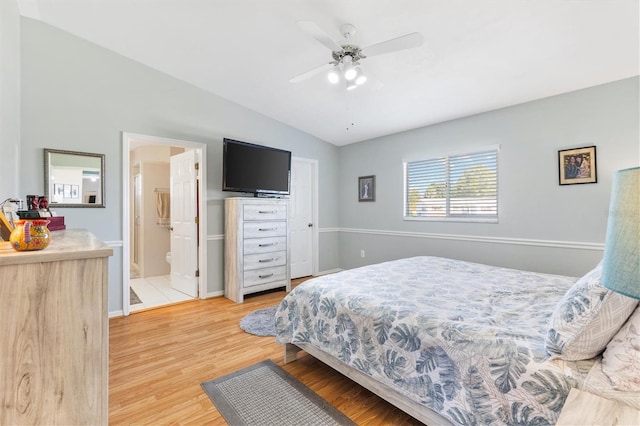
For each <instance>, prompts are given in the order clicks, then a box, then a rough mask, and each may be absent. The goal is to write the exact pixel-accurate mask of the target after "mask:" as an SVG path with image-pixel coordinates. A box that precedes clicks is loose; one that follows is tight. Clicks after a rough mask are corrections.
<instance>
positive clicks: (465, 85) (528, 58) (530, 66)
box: [18, 0, 639, 145]
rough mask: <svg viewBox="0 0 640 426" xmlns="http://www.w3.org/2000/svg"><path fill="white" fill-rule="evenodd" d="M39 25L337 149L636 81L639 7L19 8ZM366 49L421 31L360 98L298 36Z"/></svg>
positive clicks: (287, 3) (630, 1)
mask: <svg viewBox="0 0 640 426" xmlns="http://www.w3.org/2000/svg"><path fill="white" fill-rule="evenodd" d="M18 3H19V6H20V11H21V14H22V15H23V16H27V17H30V18H34V19H37V20H41V21H43V22H46V23H48V24H51V25H53V26H55V27H58V28H61V29H63V30H65V31H68V32H69V33H72V34H74V35H77V36H79V37H81V38H84V39H87V40H89V41H91V42H94V43H96V44H98V45H100V46H103V47H105V48H107V49H110V50H113V51H115V52H118V53H120V54H122V55H124V56H126V57H128V58H131V59H133V60H136V61H138V62H141V63H143V64H145V65H148V66H150V67H153V68H155V69H157V70H160V71H162V72H164V73H167V74H169V75H172V76H174V77H176V78H179V79H181V80H184V81H186V82H189V83H192V84H194V85H195V86H198V87H200V88H202V89H204V90H207V91H209V92H211V93H214V94H216V95H219V96H221V97H223V98H226V99H228V100H230V101H233V102H236V103H238V104H240V105H243V106H245V107H247V108H250V109H252V110H255V111H257V112H259V113H262V114H264V115H266V116H269V117H271V118H273V119H276V120H279V121H281V122H284V123H286V124H288V125H290V126H292V127H295V128H297V129H300V130H302V131H304V132H307V133H309V134H312V135H314V136H316V137H318V138H320V139H323V140H325V141H328V142H330V143H333V144H335V145H344V144H348V143H353V142H357V141H362V140H367V139H371V138H375V137H378V136H382V135H387V134H391V133H396V132H400V131H404V130H408V129H412V128H416V127H421V126H425V125H429V124H433V123H437V122H442V121H446V120H451V119H454V118H458V117H463V116H467V115H472V114H476V113H480V112H484V111H489V110H493V109H497V108H501V107H506V106H510V105H514V104H518V103H522V102H527V101H530V100H534V99H540V98H544V97H548V96H553V95H556V94H560V93H565V92H569V91H573V90H578V89H582V88H585V87H590V86H594V85H598V84H602V83H606V82H610V81H615V80H619V79H623V78H627V77H631V76H635V75H638V73H639V72H638V64H639V24H638V22H639V6H638V1H637V0H487V1H485V0H396V1H386V0H323V1H318V0H154V1H151V0H18ZM299 21H313V22H315V23H316V24H317V25H318V26H319V27H320V28H322V29H323V30H324V32H326V33H327V34H328V35H329V36H330V37H331V38H332V39H333V40H335V41H337V42H338V43H340V44H343V43H344V42H345V39H344V38H343V37H342V35H341V34H340V31H339V29H340V27H341V25H342V24H345V23H350V24H353V25H354V26H355V27H356V33H355V34H354V36H353V37H351V38H350V40H349V43H350V44H356V45H358V46H360V47H365V46H369V45H373V44H376V43H378V42H381V41H384V40H387V39H391V38H394V37H398V36H401V35H404V34H407V33H412V32H419V33H421V34H422V36H423V37H424V44H423V45H422V46H420V47H417V48H413V49H409V50H402V51H398V52H393V53H388V54H384V55H378V56H373V57H369V58H366V59H364V60H363V61H362V67H363V69H364V70H365V71H366V72H367V74H368V75H369V76H370V77H371V78H370V79H369V81H367V83H366V84H365V85H363V86H361V87H358V88H357V89H355V90H351V91H347V90H346V88H345V86H344V85H343V84H338V85H332V84H330V83H329V82H328V80H327V78H326V74H325V73H319V74H316V75H314V76H313V77H311V78H308V79H306V80H303V81H301V82H298V83H291V82H290V81H289V80H290V79H291V78H292V77H294V76H296V75H298V74H301V73H303V72H306V71H308V70H310V69H313V68H315V67H317V66H319V65H322V64H326V63H328V62H329V61H331V60H332V58H331V51H330V50H329V49H327V47H325V46H323V45H322V44H321V43H319V42H318V41H317V40H315V39H314V38H313V37H312V36H311V35H309V34H308V33H307V32H305V31H303V30H302V29H301V27H300V26H299V25H298V22H299Z"/></svg>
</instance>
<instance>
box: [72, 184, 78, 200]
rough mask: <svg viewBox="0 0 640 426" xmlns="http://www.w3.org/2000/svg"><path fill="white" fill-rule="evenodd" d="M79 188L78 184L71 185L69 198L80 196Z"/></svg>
mask: <svg viewBox="0 0 640 426" xmlns="http://www.w3.org/2000/svg"><path fill="white" fill-rule="evenodd" d="M79 189H80V187H79V186H78V185H71V198H80V194H79Z"/></svg>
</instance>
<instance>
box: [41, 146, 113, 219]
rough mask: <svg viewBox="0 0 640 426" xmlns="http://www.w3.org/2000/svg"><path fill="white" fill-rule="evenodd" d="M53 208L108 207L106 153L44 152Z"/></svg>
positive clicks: (48, 189)
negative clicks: (105, 170)
mask: <svg viewBox="0 0 640 426" xmlns="http://www.w3.org/2000/svg"><path fill="white" fill-rule="evenodd" d="M44 192H45V195H46V196H47V197H48V199H49V208H56V207H104V154H90V153H87V152H76V151H62V150H59V149H47V148H45V150H44Z"/></svg>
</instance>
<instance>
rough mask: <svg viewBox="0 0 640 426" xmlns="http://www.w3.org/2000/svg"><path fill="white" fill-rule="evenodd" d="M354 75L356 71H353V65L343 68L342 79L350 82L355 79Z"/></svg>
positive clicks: (356, 73)
mask: <svg viewBox="0 0 640 426" xmlns="http://www.w3.org/2000/svg"><path fill="white" fill-rule="evenodd" d="M356 75H358V71H357V70H356V69H355V67H354V66H353V65H348V66H346V67H345V69H344V78H345V79H347V80H349V81H351V80H353V79H354V78H356Z"/></svg>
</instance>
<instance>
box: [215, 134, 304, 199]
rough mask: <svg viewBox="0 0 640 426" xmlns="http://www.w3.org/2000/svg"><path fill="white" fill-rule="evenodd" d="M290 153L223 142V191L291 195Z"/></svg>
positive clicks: (244, 143)
mask: <svg viewBox="0 0 640 426" xmlns="http://www.w3.org/2000/svg"><path fill="white" fill-rule="evenodd" d="M290 174H291V152H290V151H285V150H283V149H276V148H271V147H268V146H262V145H256V144H252V143H248V142H242V141H237V140H233V139H227V138H225V139H224V146H223V153H222V190H223V191H234V192H250V193H254V194H273V195H289V182H290Z"/></svg>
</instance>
